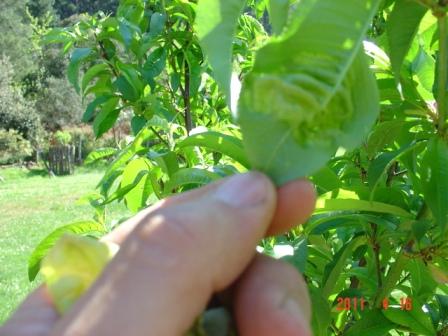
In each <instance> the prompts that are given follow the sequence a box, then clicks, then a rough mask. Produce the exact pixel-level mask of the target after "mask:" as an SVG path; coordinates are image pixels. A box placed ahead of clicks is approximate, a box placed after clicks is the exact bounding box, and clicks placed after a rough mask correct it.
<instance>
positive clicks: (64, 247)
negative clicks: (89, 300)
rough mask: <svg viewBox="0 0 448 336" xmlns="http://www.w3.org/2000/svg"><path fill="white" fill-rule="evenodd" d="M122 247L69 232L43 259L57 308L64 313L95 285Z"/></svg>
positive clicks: (44, 272) (43, 266)
mask: <svg viewBox="0 0 448 336" xmlns="http://www.w3.org/2000/svg"><path fill="white" fill-rule="evenodd" d="M118 249H119V247H118V245H116V244H113V243H105V242H100V241H97V240H95V239H93V238H88V237H82V236H76V235H71V234H67V235H64V236H63V237H62V238H61V239H60V240H59V241H58V242H57V243H56V245H55V246H54V247H53V248H52V249H51V250H50V252H49V253H48V254H47V256H46V257H45V259H43V261H42V266H41V273H42V275H43V276H44V279H45V283H46V284H47V287H48V291H49V293H50V295H51V297H52V299H53V302H54V304H55V306H56V309H57V311H58V312H59V313H60V314H64V313H65V312H66V311H67V310H68V309H69V308H70V307H71V306H72V305H73V304H74V303H75V302H76V301H77V300H78V299H79V298H80V297H81V296H82V295H83V294H84V293H85V292H86V291H87V290H88V289H89V287H90V286H91V285H92V284H93V282H94V281H95V280H96V278H97V277H98V276H99V275H100V274H101V272H102V271H103V269H104V267H105V266H106V265H107V263H108V262H109V261H110V260H111V259H112V257H113V256H114V255H115V254H116V252H117V251H118Z"/></svg>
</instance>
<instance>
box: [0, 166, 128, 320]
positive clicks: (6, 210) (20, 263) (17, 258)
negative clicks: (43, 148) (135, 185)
mask: <svg viewBox="0 0 448 336" xmlns="http://www.w3.org/2000/svg"><path fill="white" fill-rule="evenodd" d="M0 176H1V177H2V178H3V179H4V181H3V182H2V181H1V179H0V325H2V324H3V323H4V321H5V320H6V319H7V318H8V316H9V315H10V314H11V313H12V311H14V309H15V308H16V307H17V305H18V304H19V303H20V302H21V301H22V300H23V298H24V297H25V296H26V295H27V294H28V293H29V292H30V291H31V290H32V289H33V288H35V287H36V286H37V285H38V283H33V284H30V283H29V281H28V277H27V264H28V257H29V255H30V253H31V252H32V250H33V248H34V247H35V246H36V245H37V244H38V243H39V241H40V240H41V239H42V238H44V237H45V236H46V235H48V234H49V233H50V232H51V231H53V230H54V229H55V228H57V227H59V226H61V225H64V224H67V223H69V222H72V221H76V220H82V219H90V218H91V217H92V215H93V211H92V209H91V208H90V206H89V205H77V204H75V203H76V200H77V199H78V198H79V197H80V196H83V195H84V194H86V193H87V192H89V191H92V190H93V189H94V188H95V185H96V183H98V181H99V179H100V178H101V176H102V172H101V171H99V170H97V171H93V170H91V171H89V170H85V169H83V168H81V169H78V172H77V173H76V174H75V175H74V176H67V177H55V178H49V177H48V176H47V175H45V174H39V173H36V172H30V171H28V170H25V169H23V170H22V169H17V168H10V169H0ZM108 213H109V214H110V217H111V218H120V217H122V215H125V214H127V211H126V209H125V207H124V205H123V204H115V205H113V206H112V207H111V208H110V209H109V212H108Z"/></svg>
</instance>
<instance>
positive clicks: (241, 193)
mask: <svg viewBox="0 0 448 336" xmlns="http://www.w3.org/2000/svg"><path fill="white" fill-rule="evenodd" d="M268 188H269V181H268V180H267V178H266V177H264V176H263V175H262V174H260V173H246V174H238V175H234V176H232V177H230V178H229V179H228V180H227V181H225V182H224V183H223V184H222V185H220V186H219V188H218V189H217V190H216V194H215V197H216V198H217V199H219V200H220V201H222V202H224V203H227V204H229V205H231V206H234V207H250V206H255V205H258V204H260V203H262V202H263V201H264V200H265V199H266V195H267V193H268V192H269V189H268Z"/></svg>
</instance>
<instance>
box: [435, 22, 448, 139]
mask: <svg viewBox="0 0 448 336" xmlns="http://www.w3.org/2000/svg"><path fill="white" fill-rule="evenodd" d="M437 20H438V26H439V68H438V72H439V73H438V78H439V83H438V85H439V87H438V94H437V110H438V114H439V118H438V121H439V122H438V127H439V132H440V133H441V134H443V133H444V132H445V121H446V106H447V102H446V85H447V72H448V64H447V51H448V50H447V26H446V14H444V15H442V16H440V17H439V18H438V19H437Z"/></svg>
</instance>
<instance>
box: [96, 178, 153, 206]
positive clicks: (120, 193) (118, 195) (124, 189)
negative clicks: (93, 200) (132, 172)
mask: <svg viewBox="0 0 448 336" xmlns="http://www.w3.org/2000/svg"><path fill="white" fill-rule="evenodd" d="M147 175H148V171H147V170H142V171H139V172H138V173H137V175H136V176H135V178H134V180H133V181H132V182H130V183H129V184H127V185H125V186H120V188H118V189H117V190H116V191H115V192H114V193H113V194H112V195H110V196H109V197H108V198H107V199H106V200H105V201H104V202H103V203H102V205H106V204H110V203H112V202H115V201H116V200H122V199H123V198H124V197H126V195H127V194H129V193H130V192H131V191H132V190H133V189H134V188H136V187H137V186H138V185H139V184H140V182H141V181H142V180H145V179H146V176H147ZM143 186H144V184H143Z"/></svg>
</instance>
